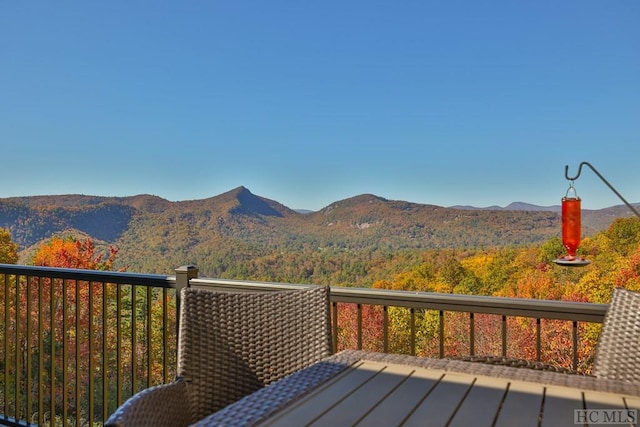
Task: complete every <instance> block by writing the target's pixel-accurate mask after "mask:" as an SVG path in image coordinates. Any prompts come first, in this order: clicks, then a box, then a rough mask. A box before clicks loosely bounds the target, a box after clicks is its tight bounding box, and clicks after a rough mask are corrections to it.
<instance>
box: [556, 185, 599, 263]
mask: <svg viewBox="0 0 640 427" xmlns="http://www.w3.org/2000/svg"><path fill="white" fill-rule="evenodd" d="M580 202H581V200H580V197H578V193H576V189H575V187H574V186H573V180H572V181H571V184H570V185H569V189H568V190H567V194H566V195H565V196H564V197H563V198H562V244H563V245H564V247H565V249H566V250H567V254H566V255H564V256H561V257H559V258H558V259H556V260H555V262H556V264H558V265H564V266H567V267H582V266H585V265H587V264H589V263H590V261H589V260H587V259H585V258H584V257H582V256H578V254H577V251H578V247H579V246H580V240H581V239H582V219H581V215H582V211H581V208H580Z"/></svg>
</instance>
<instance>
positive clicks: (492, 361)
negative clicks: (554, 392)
mask: <svg viewBox="0 0 640 427" xmlns="http://www.w3.org/2000/svg"><path fill="white" fill-rule="evenodd" d="M448 359H450V360H461V361H463V362H477V363H486V364H489V365H501V366H510V367H512V368H527V369H535V370H537V371H549V372H559V373H561V374H573V375H585V374H583V373H581V372H578V371H574V370H573V369H568V368H564V367H562V366H556V365H552V364H549V363H544V362H538V361H532V360H527V359H520V358H516V357H503V356H453V357H449V358H448Z"/></svg>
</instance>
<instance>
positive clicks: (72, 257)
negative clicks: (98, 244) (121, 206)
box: [32, 237, 118, 270]
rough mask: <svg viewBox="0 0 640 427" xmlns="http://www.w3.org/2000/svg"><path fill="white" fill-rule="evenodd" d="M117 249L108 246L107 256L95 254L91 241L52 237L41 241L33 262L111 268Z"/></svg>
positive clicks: (45, 264) (49, 265)
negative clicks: (46, 240)
mask: <svg viewBox="0 0 640 427" xmlns="http://www.w3.org/2000/svg"><path fill="white" fill-rule="evenodd" d="M117 253H118V249H117V248H115V247H113V246H110V247H109V256H108V257H107V258H106V259H104V254H96V248H95V246H94V244H93V241H92V240H91V239H89V238H87V239H86V240H84V241H79V240H75V239H73V238H66V239H62V238H60V237H53V238H52V239H51V240H50V241H49V242H47V243H42V244H41V245H40V248H39V249H38V251H37V252H36V254H35V255H34V256H33V260H32V262H33V264H34V265H39V266H46V267H61V268H81V269H86V270H111V269H112V267H113V261H114V260H115V257H116V254H117Z"/></svg>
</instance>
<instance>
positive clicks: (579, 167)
mask: <svg viewBox="0 0 640 427" xmlns="http://www.w3.org/2000/svg"><path fill="white" fill-rule="evenodd" d="M583 165H586V166H589V168H591V170H592V171H593V172H594V173H595V174H596V175H597V176H598V178H600V179H601V180H602V182H604V183H605V184H607V187H609V188H610V189H611V191H613V192H614V193H615V194H616V196H618V197H619V198H620V200H622V201H623V202H624V204H625V205H627V207H628V208H629V209H631V211H632V212H633V213H634V214H636V216H637V217H638V218H640V212H638V211H637V210H636V209H635V208H634V207H633V206H631V204H630V203H629V202H627V201H626V200H625V198H624V197H622V194H620V193H618V190H616V189H615V188H613V185H611V184H609V181H607V180H606V179H605V178H604V177H603V176H602V175H600V172H598V171H597V170H596V168H594V167H593V166H592V165H591V163H589V162H582V163H580V165H579V166H578V174H577V175H576V176H574V177H573V178H571V177H569V165H565V167H564V177H565V178H566V179H567V180H569V181H575V180H576V179H578V178H579V177H580V172H582V166H583Z"/></svg>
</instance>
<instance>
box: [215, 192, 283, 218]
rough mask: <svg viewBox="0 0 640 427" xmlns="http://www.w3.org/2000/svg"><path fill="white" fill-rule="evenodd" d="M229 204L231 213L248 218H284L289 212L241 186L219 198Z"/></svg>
mask: <svg viewBox="0 0 640 427" xmlns="http://www.w3.org/2000/svg"><path fill="white" fill-rule="evenodd" d="M219 197H220V198H221V199H223V200H225V201H226V202H227V203H229V205H230V206H229V213H231V214H243V215H248V216H256V215H259V216H276V217H282V216H284V212H285V211H287V210H288V208H286V207H285V206H283V205H281V204H279V203H277V202H274V201H273V200H269V199H265V198H263V197H260V196H256V195H255V194H253V193H252V192H251V191H250V190H249V189H248V188H247V187H245V186H243V185H241V186H240V187H236V188H234V189H233V190H230V191H228V192H226V193H224V194H222V195H220V196H219Z"/></svg>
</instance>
